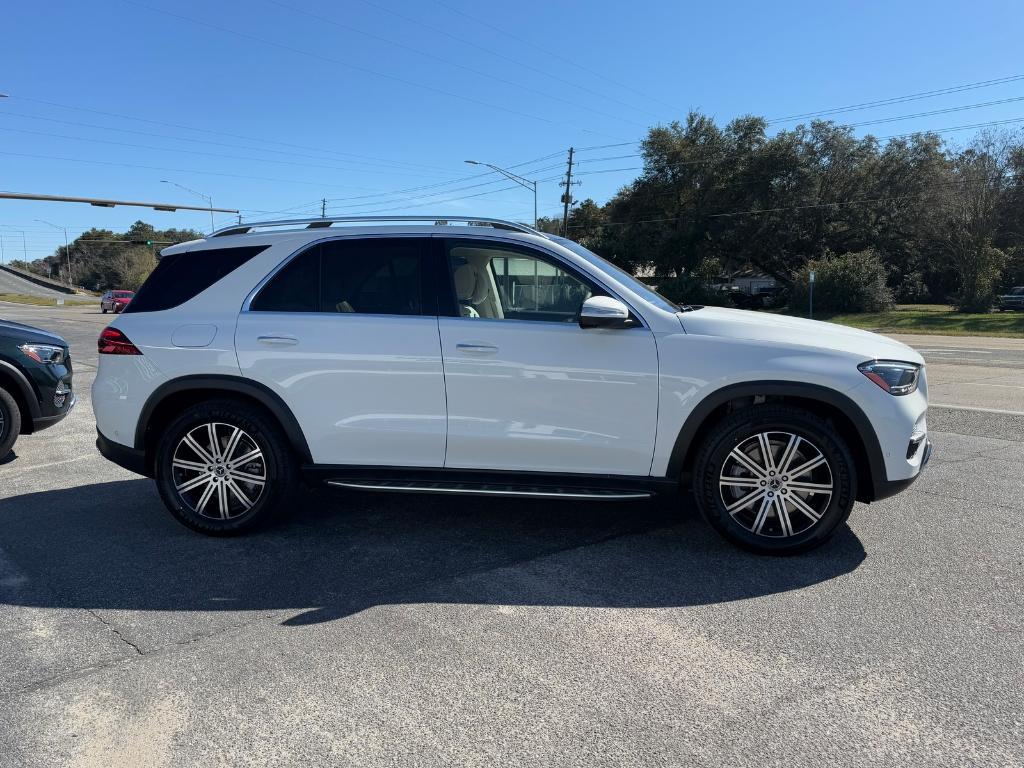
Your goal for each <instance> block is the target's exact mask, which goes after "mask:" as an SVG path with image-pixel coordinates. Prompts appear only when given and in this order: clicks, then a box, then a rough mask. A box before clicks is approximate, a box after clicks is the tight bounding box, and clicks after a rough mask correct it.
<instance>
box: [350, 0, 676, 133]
mask: <svg viewBox="0 0 1024 768" xmlns="http://www.w3.org/2000/svg"><path fill="white" fill-rule="evenodd" d="M362 2H363V3H364V4H365V5H368V6H370V7H371V8H376V9H377V10H378V11H383V12H384V13H388V14H391V15H392V16H395V17H397V18H399V19H402V20H403V21H406V22H408V23H410V24H413V25H414V26H416V27H417V29H426V30H430V31H431V32H434V33H436V34H439V35H443V36H444V37H447V38H448V39H449V40H454V41H455V42H457V43H459V44H460V45H465V46H469V47H471V48H475V49H476V50H478V51H483V52H484V53H487V54H489V55H491V56H494V57H495V58H498V59H501V60H503V61H507V62H509V63H510V64H515V65H516V66H518V67H523V68H524V69H528V70H530V71H531V72H536V73H537V74H539V75H543V76H544V77H547V78H550V79H551V80H554V81H556V82H559V83H562V84H563V85H568V86H569V87H570V88H576V89H578V90H581V91H585V92H586V93H589V94H591V95H592V96H597V97H598V98H600V99H602V100H603V101H610V102H613V103H615V104H618V105H619V106H623V107H626V108H628V109H632V110H633V111H634V112H639V113H642V114H645V115H648V116H650V117H654V118H658V115H657V114H655V113H654V112H648V111H647V110H645V109H641V108H640V107H637V106H635V105H633V104H629V103H627V102H624V101H620V100H619V99H616V98H615V97H613V96H610V95H608V94H607V93H602V92H601V91H597V90H594V89H592V88H589V87H587V86H585V85H580V84H579V83H574V82H572V81H571V80H566V79H565V78H563V77H560V76H558V75H556V74H555V73H554V72H552V71H551V68H548V69H542V68H540V67H535V66H533V65H532V64H530V63H528V62H525V61H520V60H519V59H515V58H512V57H511V56H507V55H505V54H503V53H501V52H499V51H495V50H494V49H492V48H488V47H486V46H483V45H480V44H479V43H476V42H474V41H473V40H469V39H467V38H464V37H460V36H458V35H454V34H452V33H451V32H449V31H448V30H446V29H444V28H442V27H437V26H434V25H431V24H428V23H426V22H423V21H420V20H419V19H414V18H411V17H409V16H406V15H404V14H402V13H399V12H398V11H396V10H394V9H392V8H387V7H385V6H383V5H379V4H378V3H375V2H371V0H362Z"/></svg>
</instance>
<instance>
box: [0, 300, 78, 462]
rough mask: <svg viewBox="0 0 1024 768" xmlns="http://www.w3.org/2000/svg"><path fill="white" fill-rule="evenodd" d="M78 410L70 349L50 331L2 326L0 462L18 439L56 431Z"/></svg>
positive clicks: (5, 322)
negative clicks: (23, 436)
mask: <svg viewBox="0 0 1024 768" xmlns="http://www.w3.org/2000/svg"><path fill="white" fill-rule="evenodd" d="M74 404H75V395H74V392H72V390H71V350H70V349H69V348H68V343H67V342H66V341H64V339H62V338H61V337H60V336H57V335H56V334H53V333H49V332H48V331H43V330H40V329H39V328H33V327H32V326H29V325H22V324H21V323H11V322H7V321H5V320H0V460H2V459H4V458H6V456H7V455H8V454H9V453H10V452H11V448H13V447H14V441H15V440H17V439H18V435H29V434H32V433H33V432H38V431H39V430H41V429H46V428H47V427H51V426H53V425H54V424H56V423H57V422H58V421H60V420H61V419H63V418H64V417H65V416H67V415H68V412H69V411H70V410H71V408H72V407H73V406H74Z"/></svg>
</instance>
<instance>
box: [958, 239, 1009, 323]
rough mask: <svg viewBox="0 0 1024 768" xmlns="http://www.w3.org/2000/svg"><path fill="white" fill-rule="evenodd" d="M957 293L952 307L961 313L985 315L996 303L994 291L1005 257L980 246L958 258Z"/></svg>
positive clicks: (994, 250) (997, 250)
mask: <svg viewBox="0 0 1024 768" xmlns="http://www.w3.org/2000/svg"><path fill="white" fill-rule="evenodd" d="M958 255H959V256H960V258H959V259H958V262H957V265H958V267H959V270H958V271H959V273H960V290H959V291H957V293H956V295H955V296H954V297H953V304H954V305H955V306H956V308H957V309H958V310H959V311H960V312H988V311H989V310H990V309H992V305H993V304H995V301H996V288H997V287H998V286H999V281H1000V278H1001V277H1002V273H1003V267H1004V266H1005V264H1006V254H1004V253H1003V252H1002V251H1000V250H999V249H998V248H993V247H992V246H990V245H983V246H980V247H978V248H974V249H965V250H964V251H963V252H962V253H960V254H958Z"/></svg>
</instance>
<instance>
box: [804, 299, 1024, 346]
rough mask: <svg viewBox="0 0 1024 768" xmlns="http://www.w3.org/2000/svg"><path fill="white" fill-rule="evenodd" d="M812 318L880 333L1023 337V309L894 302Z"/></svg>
mask: <svg viewBox="0 0 1024 768" xmlns="http://www.w3.org/2000/svg"><path fill="white" fill-rule="evenodd" d="M814 319H815V320H828V321H829V322H830V323H839V324H840V325H849V326H853V327H854V328H864V329H867V330H870V331H880V332H882V333H922V334H941V335H943V336H1004V337H1010V338H1014V337H1016V338H1024V312H990V313H989V314H971V313H967V312H957V311H956V310H954V309H953V308H952V307H950V306H948V305H946V304H898V305H896V307H895V308H893V309H891V310H889V311H887V312H864V313H858V314H846V315H843V314H834V313H825V312H823V313H821V314H818V313H815V316H814Z"/></svg>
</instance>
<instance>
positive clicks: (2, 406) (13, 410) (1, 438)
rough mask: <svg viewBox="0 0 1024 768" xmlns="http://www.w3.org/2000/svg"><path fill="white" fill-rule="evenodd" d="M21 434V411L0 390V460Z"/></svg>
mask: <svg viewBox="0 0 1024 768" xmlns="http://www.w3.org/2000/svg"><path fill="white" fill-rule="evenodd" d="M20 433H21V411H20V410H18V404H17V403H16V402H15V401H14V398H13V397H11V395H10V393H9V392H8V391H7V390H6V389H3V388H0V459H5V458H7V454H9V453H10V452H11V449H12V448H14V441H15V440H17V439H18V435H19V434H20Z"/></svg>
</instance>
